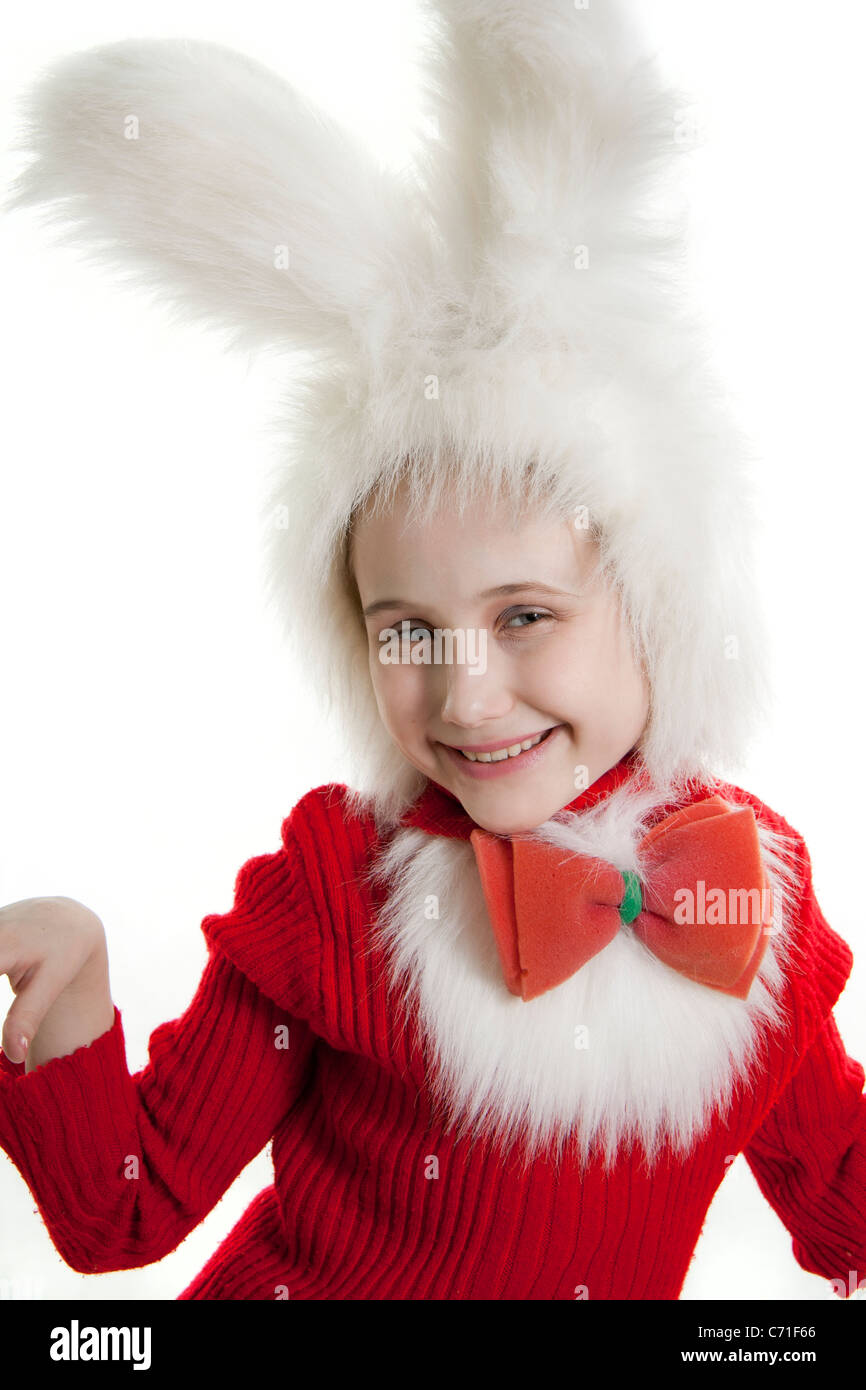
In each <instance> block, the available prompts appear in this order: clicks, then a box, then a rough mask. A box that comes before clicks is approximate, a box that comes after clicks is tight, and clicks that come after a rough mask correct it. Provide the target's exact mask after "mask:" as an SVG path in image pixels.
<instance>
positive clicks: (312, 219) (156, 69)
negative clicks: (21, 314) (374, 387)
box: [4, 39, 425, 355]
mask: <svg viewBox="0 0 866 1390" xmlns="http://www.w3.org/2000/svg"><path fill="white" fill-rule="evenodd" d="M21 113H22V118H23V120H22V129H23V138H22V139H21V140H20V141H19V142H17V145H16V147H17V148H20V149H24V150H26V151H27V152H29V153H31V154H33V155H34V156H35V157H34V158H33V160H32V162H31V163H30V164H29V166H28V167H26V168H25V169H24V171H23V172H22V173H21V174H20V175H19V176H18V178H17V179H16V180H15V182H14V183H13V185H12V191H11V196H10V197H8V198H7V199H6V201H5V204H4V207H5V210H6V211H9V210H11V209H13V208H16V207H24V206H27V205H31V204H43V205H47V208H46V209H44V211H45V212H46V214H47V215H46V221H48V222H49V223H50V224H56V225H57V226H58V227H60V226H62V231H63V240H64V241H68V242H70V243H71V244H73V245H75V246H77V247H79V248H80V249H82V250H83V251H84V252H85V253H86V255H87V257H88V259H92V260H96V261H97V262H102V263H107V264H108V265H110V266H112V267H113V268H114V269H115V270H120V271H123V272H127V275H126V277H125V278H126V283H128V284H130V283H131V284H133V285H135V286H137V287H141V288H145V289H149V290H151V291H152V292H153V293H154V294H156V295H157V296H158V298H160V299H161V300H162V301H163V302H166V303H167V306H168V307H169V309H170V311H172V313H173V317H174V318H175V320H180V321H183V320H184V319H195V320H204V321H205V322H206V323H207V324H209V325H211V326H216V327H220V328H222V329H224V330H225V329H228V331H229V335H230V336H229V341H228V344H227V345H228V346H229V347H238V348H262V347H277V348H289V349H295V348H305V349H309V350H311V351H313V352H316V353H324V354H326V355H328V354H337V355H342V354H345V353H347V352H349V353H351V352H357V350H358V346H359V339H360V338H362V337H363V335H364V334H365V333H366V332H367V331H368V329H372V325H373V324H374V323H375V324H378V326H379V331H382V324H383V316H384V317H385V318H387V312H388V306H389V304H391V303H392V301H393V297H394V296H395V294H398V293H399V292H400V288H401V286H402V285H403V281H404V277H405V276H406V275H407V273H408V268H409V267H410V266H411V265H413V264H414V263H415V261H416V260H417V258H418V257H420V258H421V259H422V260H423V257H424V255H425V247H424V240H423V238H419V235H418V229H417V228H416V227H415V226H414V225H413V214H412V207H411V203H410V200H409V199H408V198H407V196H406V194H405V190H404V187H403V186H402V184H401V181H400V178H399V177H398V176H396V175H392V174H390V172H389V171H387V170H382V169H380V168H378V167H377V166H376V165H375V163H374V161H373V159H372V158H371V156H370V155H369V153H368V152H367V151H366V150H365V149H363V148H362V147H361V146H359V145H358V144H357V142H356V141H354V140H353V139H352V138H351V137H350V136H349V135H348V134H347V133H346V131H345V130H343V129H342V128H341V127H340V126H339V125H338V124H337V123H336V122H334V121H332V120H330V119H329V118H328V117H327V116H325V115H323V114H322V113H321V112H320V111H318V110H317V109H316V108H315V107H314V106H313V105H312V104H311V103H310V102H309V101H307V100H305V99H304V98H303V97H302V96H300V95H299V94H298V93H297V92H295V91H294V89H293V88H292V87H291V86H290V85H289V84H288V83H286V82H285V81H284V80H283V79H282V78H281V77H279V75H278V74H276V73H274V72H272V71H270V70H269V69H268V68H266V67H263V66H262V65H261V64H259V63H257V62H256V61H254V60H253V59H251V58H248V57H246V56H244V55H243V54H240V53H237V52H235V51H233V50H232V49H228V48H225V47H223V46H222V45H219V44H214V43H209V42H199V41H191V40H176V39H134V40H124V41H121V42H119V43H112V44H107V45H105V46H103V47H98V48H94V49H90V50H87V51H85V52H81V53H75V54H72V55H71V56H67V57H64V58H63V59H61V60H60V61H58V62H56V63H55V64H54V65H53V66H51V67H50V68H48V69H47V70H46V71H45V72H43V74H42V76H41V77H40V78H39V80H38V81H37V82H36V83H35V84H34V85H33V86H32V87H31V88H30V89H29V90H28V91H27V92H26V93H25V95H24V98H23V101H22V108H21ZM422 274H423V271H422Z"/></svg>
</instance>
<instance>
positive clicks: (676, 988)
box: [373, 784, 796, 1165]
mask: <svg viewBox="0 0 866 1390" xmlns="http://www.w3.org/2000/svg"><path fill="white" fill-rule="evenodd" d="M653 801H654V798H653V797H652V794H651V792H649V791H647V790H638V791H635V790H634V789H633V788H632V786H631V785H630V784H626V785H625V786H624V787H620V788H619V789H617V790H616V791H614V792H613V793H611V794H610V796H608V797H607V798H606V799H604V800H603V801H601V802H600V803H599V804H597V805H596V806H594V807H592V808H590V809H588V810H585V811H583V812H570V813H560V816H561V819H557V820H550V821H547V822H546V823H545V825H544V826H541V827H539V829H538V830H537V831H535V832H534V833H535V834H536V835H539V836H541V837H542V838H545V839H547V840H550V841H552V842H553V843H556V844H558V845H561V846H565V847H566V848H569V849H572V850H579V851H582V852H584V853H589V854H594V855H598V856H600V857H602V858H605V859H607V860H609V861H610V862H611V863H614V864H616V865H617V866H618V867H620V868H633V869H638V867H639V865H638V858H637V854H636V845H637V843H638V842H639V840H640V838H641V836H642V834H643V833H644V830H645V828H646V824H645V822H644V819H643V818H644V817H648V815H649V813H650V811H651V810H652V807H653ZM656 804H658V803H657V799H656ZM758 834H759V838H760V843H761V851H762V857H763V861H764V866H765V870H766V872H767V874H768V877H769V882H770V886H771V888H772V890H773V896H772V901H773V905H774V922H773V928H772V930H771V933H770V940H769V943H768V947H767V950H766V952H765V954H764V958H763V961H762V963H761V967H760V970H759V972H758V975H757V976H756V978H755V981H754V983H753V985H752V988H751V990H750V992H749V997H748V999H746V1000H741V999H736V998H734V997H732V996H729V995H726V994H722V993H720V992H719V991H717V990H713V989H710V988H708V987H707V986H705V985H701V984H697V983H695V982H694V981H692V980H689V979H687V978H686V977H685V976H683V975H681V974H679V973H678V972H677V971H675V970H672V969H671V968H670V967H669V966H667V965H665V964H664V963H663V962H661V961H660V960H658V959H657V958H656V957H655V956H654V955H653V954H652V953H651V952H650V951H649V950H648V949H647V948H646V947H645V946H644V945H643V943H642V942H641V941H640V940H639V939H638V938H637V937H636V936H635V935H634V932H633V931H632V929H631V928H630V927H627V926H624V927H622V928H621V930H620V932H619V933H618V935H617V936H616V937H615V938H614V940H613V941H612V942H611V943H610V944H609V945H608V946H607V947H606V948H605V949H604V950H603V951H601V952H600V953H599V954H598V955H597V956H595V957H593V959H592V960H590V961H589V962H588V963H587V964H586V965H585V966H584V967H583V968H582V969H581V970H579V971H578V972H577V973H576V974H575V975H573V976H572V977H571V978H570V979H568V980H566V981H564V982H563V983H562V984H561V985H559V986H558V987H557V988H556V989H553V990H549V991H548V992H547V993H546V994H543V995H541V996H539V997H538V998H536V999H533V1000H530V1001H528V1002H527V1001H524V1000H523V999H520V998H518V997H516V996H515V995H512V994H511V993H510V992H509V991H508V989H507V987H506V985H505V982H504V979H503V977H502V971H501V966H500V963H499V957H498V953H497V949H496V943H495V940H494V936H493V931H492V928H491V926H490V923H489V920H488V916H487V910H486V906H485V902H484V897H483V893H482V890H481V882H480V878H479V875H478V870H477V867H476V864H475V859H474V855H473V851H472V846H471V845H470V844H469V842H468V841H467V840H464V839H459V838H450V837H445V836H442V835H435V834H430V833H428V832H427V831H424V830H421V829H419V828H415V827H412V828H403V829H400V830H398V831H397V832H396V833H395V834H394V835H393V837H392V838H391V840H390V842H387V843H386V845H385V847H384V849H383V851H382V853H381V855H380V857H379V859H378V862H377V864H376V865H375V866H374V869H373V877H374V878H376V879H378V878H381V879H382V880H383V881H385V882H386V883H387V884H388V885H389V888H390V891H389V895H388V899H387V901H386V903H385V906H384V908H383V910H382V912H381V913H380V915H379V919H378V922H377V924H376V925H375V926H374V928H373V935H374V941H375V943H376V944H378V945H379V946H383V947H384V948H385V950H386V954H387V959H388V969H389V973H390V980H391V987H392V989H393V990H394V991H395V992H396V993H397V994H398V995H399V996H400V997H401V999H402V1001H403V1004H404V1006H405V1007H406V1008H407V1010H408V1012H409V1015H410V1016H411V1014H412V1012H413V1011H415V1012H416V1013H417V1017H418V1019H419V1021H420V1024H421V1028H422V1032H423V1035H424V1038H425V1040H426V1043H427V1044H428V1046H429V1047H430V1048H431V1049H432V1052H433V1054H434V1056H435V1059H436V1061H437V1063H438V1065H437V1066H436V1067H434V1069H433V1075H431V1078H430V1080H431V1085H432V1087H433V1091H434V1101H435V1103H436V1104H437V1107H440V1106H441V1107H442V1108H443V1110H444V1119H445V1122H446V1124H447V1125H448V1126H449V1127H450V1125H452V1124H453V1125H455V1126H456V1128H457V1130H458V1133H461V1134H466V1133H474V1134H476V1135H477V1134H481V1133H484V1134H485V1135H488V1136H494V1137H496V1138H497V1139H498V1140H499V1141H500V1142H502V1143H504V1144H506V1145H508V1146H510V1145H511V1143H512V1142H514V1141H517V1140H519V1141H520V1144H521V1148H522V1150H523V1155H524V1162H525V1164H526V1165H528V1164H529V1162H530V1161H531V1158H532V1156H533V1154H534V1153H536V1152H537V1151H539V1150H540V1149H541V1148H547V1147H548V1145H550V1148H549V1150H548V1151H549V1153H550V1154H551V1155H552V1156H553V1157H554V1158H558V1157H559V1156H561V1153H562V1149H563V1145H564V1144H565V1142H566V1141H568V1143H569V1146H570V1147H571V1149H572V1154H573V1156H575V1157H576V1158H577V1159H578V1161H579V1162H587V1161H589V1159H590V1158H591V1157H592V1156H593V1154H592V1152H591V1151H592V1150H594V1149H596V1150H597V1151H598V1152H600V1153H601V1154H602V1155H603V1159H604V1162H605V1163H606V1164H611V1163H613V1162H614V1161H615V1159H616V1156H617V1152H618V1150H619V1148H620V1146H621V1145H625V1146H627V1147H630V1146H631V1144H632V1143H633V1142H637V1143H639V1144H641V1145H642V1147H643V1149H644V1153H645V1155H646V1158H647V1160H648V1161H649V1162H650V1163H651V1162H652V1161H653V1160H654V1159H655V1157H656V1156H657V1155H658V1153H659V1151H660V1149H661V1147H662V1145H663V1142H664V1141H665V1139H667V1140H668V1141H669V1143H670V1145H671V1147H672V1148H673V1149H674V1150H676V1151H678V1152H679V1153H681V1154H684V1153H686V1152H687V1151H688V1150H689V1149H690V1148H691V1147H692V1145H693V1143H694V1142H695V1141H696V1139H697V1138H698V1137H699V1135H700V1134H701V1133H703V1132H704V1130H705V1129H706V1128H707V1127H708V1125H709V1123H710V1121H711V1119H712V1117H713V1113H714V1112H715V1111H720V1112H722V1113H723V1112H724V1111H725V1110H726V1109H727V1106H728V1104H729V1102H730V1100H731V1097H732V1089H733V1085H734V1082H735V1081H736V1080H738V1079H740V1078H743V1079H744V1080H745V1081H746V1082H747V1081H748V1079H749V1077H750V1075H751V1074H752V1071H753V1068H754V1067H755V1065H756V1063H757V1061H758V1048H757V1043H758V1040H759V1034H760V1032H761V1030H762V1026H767V1025H779V1024H784V1022H785V1019H784V1014H783V1010H782V1008H781V1005H780V995H781V990H782V986H783V983H784V977H783V973H782V969H781V967H782V965H783V963H784V960H785V958H786V956H787V952H788V946H789V940H790V932H789V923H788V916H789V906H790V902H791V901H792V899H793V898H794V897H795V894H796V885H795V882H794V879H793V876H792V871H791V870H790V868H789V867H788V861H787V859H786V856H785V853H784V847H785V841H784V840H783V838H782V837H781V836H778V835H777V834H776V833H775V832H774V831H773V830H772V829H771V828H770V827H769V826H767V825H765V824H763V823H762V821H761V820H760V818H759V819H758ZM578 1029H581V1032H578V1031H577V1030H578ZM577 1042H579V1043H580V1044H581V1045H580V1046H578V1045H576V1043H577Z"/></svg>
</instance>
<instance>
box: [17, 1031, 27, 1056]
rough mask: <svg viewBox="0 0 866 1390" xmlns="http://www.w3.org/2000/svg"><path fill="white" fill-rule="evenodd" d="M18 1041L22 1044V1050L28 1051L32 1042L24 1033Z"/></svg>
mask: <svg viewBox="0 0 866 1390" xmlns="http://www.w3.org/2000/svg"><path fill="white" fill-rule="evenodd" d="M18 1042H19V1044H20V1047H21V1051H22V1052H26V1051H27V1049H28V1047H29V1046H30V1043H29V1042H28V1040H27V1038H25V1036H24V1034H23V1033H22V1034H21V1037H20V1038H19V1039H18Z"/></svg>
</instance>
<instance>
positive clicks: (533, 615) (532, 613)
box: [506, 608, 553, 627]
mask: <svg viewBox="0 0 866 1390" xmlns="http://www.w3.org/2000/svg"><path fill="white" fill-rule="evenodd" d="M552 617H553V614H552V613H545V612H543V610H542V609H540V608H528V609H526V611H525V612H523V613H515V614H513V615H512V617H511V618H510V619H509V620H508V622H507V623H506V627H509V626H510V625H511V623H513V622H516V621H517V620H518V619H528V620H529V621H521V622H519V623H518V626H519V627H536V626H537V624H538V621H539V620H542V621H543V620H544V619H545V618H552Z"/></svg>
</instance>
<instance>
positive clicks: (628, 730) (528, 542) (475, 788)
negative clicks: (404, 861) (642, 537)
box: [350, 491, 649, 834]
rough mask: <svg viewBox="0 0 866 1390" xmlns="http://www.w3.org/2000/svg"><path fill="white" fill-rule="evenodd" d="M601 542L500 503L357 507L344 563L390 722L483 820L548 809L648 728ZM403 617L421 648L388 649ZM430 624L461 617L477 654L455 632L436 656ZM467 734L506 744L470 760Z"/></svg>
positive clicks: (478, 741)
mask: <svg viewBox="0 0 866 1390" xmlns="http://www.w3.org/2000/svg"><path fill="white" fill-rule="evenodd" d="M597 558H598V549H597V544H596V543H595V541H593V540H592V539H591V538H590V534H589V532H588V531H586V530H579V529H577V528H576V527H575V526H574V525H573V524H572V523H571V521H569V520H551V519H550V518H549V517H545V516H543V515H542V514H541V513H533V514H530V515H528V516H523V517H521V519H520V521H519V523H518V524H517V526H516V527H515V526H514V525H513V524H512V521H511V518H510V517H509V515H508V512H507V510H506V509H505V508H504V507H502V506H501V505H493V506H491V505H484V504H481V503H479V504H477V505H476V506H474V507H472V508H467V509H466V510H465V511H464V514H463V516H462V517H460V516H458V515H457V513H456V512H454V513H448V514H444V513H440V514H439V515H437V517H436V518H435V520H434V521H433V522H432V523H431V522H429V521H428V522H421V521H412V522H409V521H407V519H406V506H405V497H404V494H403V493H402V491H400V492H398V493H397V496H396V499H395V504H394V506H393V508H392V509H391V510H390V511H388V512H387V513H385V514H382V515H377V514H374V513H370V512H367V513H362V514H361V515H360V516H359V518H358V519H357V521H356V524H355V527H354V530H353V538H352V545H351V550H350V566H351V570H352V573H353V575H354V579H355V584H356V586H357V590H358V595H359V598H360V604H361V607H362V609H363V610H364V614H365V619H364V620H365V624H366V629H367V638H368V645H369V653H370V676H371V679H372V682H373V689H374V692H375V696H376V702H377V705H378V708H379V713H380V715H381V717H382V720H383V723H384V725H385V727H386V729H387V730H388V733H389V734H390V735H391V738H392V739H393V740H394V742H395V743H396V744H397V746H398V747H399V748H400V750H401V751H402V753H403V754H404V755H405V757H406V758H407V759H408V760H409V762H410V763H412V764H413V765H414V766H415V767H416V768H418V769H419V771H421V772H423V773H425V774H426V776H428V777H429V778H431V780H432V781H434V782H437V783H438V784H439V785H440V786H442V787H445V788H447V790H449V791H450V792H452V793H453V794H454V796H456V797H457V798H458V800H459V801H460V802H461V803H462V804H463V806H464V807H465V809H466V811H467V812H468V813H469V815H470V816H471V817H472V819H473V820H474V821H475V822H476V823H477V824H478V825H480V826H482V827H483V828H484V829H486V830H491V831H495V832H498V833H500V834H513V833H516V832H518V831H526V830H531V829H534V828H535V827H536V826H538V825H541V824H542V822H543V821H545V820H548V819H549V818H550V816H552V815H553V814H554V813H555V812H556V811H558V810H561V809H562V807H563V806H566V805H568V803H569V802H571V801H573V800H574V799H575V797H576V796H577V795H578V794H579V792H580V791H582V790H583V789H584V787H586V786H588V785H591V783H593V782H594V781H596V780H597V779H598V778H599V777H600V776H601V775H602V774H603V773H604V772H606V771H607V770H608V768H610V767H613V765H614V764H615V763H617V762H618V761H619V759H620V758H622V757H623V756H624V754H626V753H627V752H628V751H629V750H630V749H631V748H633V747H634V745H635V744H636V743H637V742H638V740H639V739H640V736H641V734H642V733H643V731H644V728H645V726H646V722H647V717H648V712H649V690H648V685H647V682H646V679H645V676H644V673H643V671H642V669H641V668H640V666H639V664H638V663H637V662H636V660H635V657H634V654H633V651H632V645H631V641H630V639H629V634H628V629H627V625H626V624H625V622H624V620H623V618H622V615H621V611H620V605H619V602H618V599H617V597H616V595H615V593H614V592H613V591H612V590H611V589H610V588H609V587H608V586H607V585H605V584H603V583H602V582H601V581H600V579H599V578H598V576H597V575H595V574H594V572H593V571H594V566H595V564H596V561H597ZM404 619H405V620H408V622H409V623H410V624H411V634H412V641H411V644H409V645H408V646H404V647H403V648H402V650H403V652H404V653H407V652H408V654H409V656H411V653H412V651H413V650H414V654H415V657H416V660H414V661H413V660H411V659H408V657H405V656H404V659H403V660H396V661H395V660H392V661H390V662H383V661H382V659H381V652H382V650H383V641H382V640H381V638H380V634H385V635H387V633H388V631H389V630H394V629H396V631H397V632H398V633H400V632H401V631H402V629H401V623H402V622H403V620H404ZM436 629H440V630H442V629H451V630H457V631H460V630H463V631H464V632H465V634H466V637H467V646H466V649H465V652H466V654H467V655H468V660H467V659H466V658H465V656H464V659H462V660H460V659H457V658H458V656H459V654H460V648H459V647H455V648H453V649H451V656H450V658H449V656H448V652H449V645H448V643H447V642H445V643H443V645H442V647H441V648H440V649H439V652H440V654H439V656H438V658H437V654H436V653H437V647H436V645H435V644H434V642H433V641H432V638H433V637H434V635H435V631H436ZM421 630H426V635H424V633H422V631H421ZM406 631H408V629H406ZM473 641H474V644H475V645H474V646H473ZM398 646H399V644H398ZM392 650H393V644H392ZM479 656H482V657H483V660H480V661H479V660H478V657H479ZM418 658H423V659H418ZM473 660H474V662H475V665H474V667H473V664H472V662H473ZM542 734H543V735H544V737H543V738H542V740H541V742H540V743H538V744H537V746H536V747H535V748H534V749H532V750H531V751H529V750H527V751H521V752H520V753H519V754H517V755H516V756H510V754H514V753H515V749H516V747H517V745H518V744H519V743H523V742H526V741H529V740H533V741H534V740H536V739H537V738H538V737H539V735H542ZM459 749H468V750H473V749H475V750H479V751H481V752H487V753H489V752H490V751H491V750H499V751H498V753H497V757H496V758H495V759H494V760H492V761H488V760H479V761H472V760H470V759H468V758H466V757H465V756H464V754H463V753H462V752H460V751H457V750H459ZM503 749H508V750H509V756H506V757H503V756H502V750H503Z"/></svg>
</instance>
